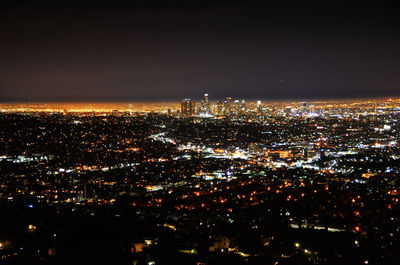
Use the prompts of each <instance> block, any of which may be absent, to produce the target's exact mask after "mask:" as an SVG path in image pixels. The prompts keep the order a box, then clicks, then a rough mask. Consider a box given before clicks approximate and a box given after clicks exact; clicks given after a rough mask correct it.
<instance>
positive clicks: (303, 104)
mask: <svg viewBox="0 0 400 265" xmlns="http://www.w3.org/2000/svg"><path fill="white" fill-rule="evenodd" d="M301 112H302V113H303V115H304V114H306V113H307V102H302V103H301Z"/></svg>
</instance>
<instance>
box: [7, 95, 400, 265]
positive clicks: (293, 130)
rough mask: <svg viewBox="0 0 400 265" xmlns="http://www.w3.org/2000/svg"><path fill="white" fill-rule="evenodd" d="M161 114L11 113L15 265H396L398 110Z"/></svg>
mask: <svg viewBox="0 0 400 265" xmlns="http://www.w3.org/2000/svg"><path fill="white" fill-rule="evenodd" d="M148 105H149V103H141V104H136V105H133V104H121V108H120V109H114V108H115V107H116V105H115V104H97V105H96V104H92V106H88V105H85V104H72V105H70V104H50V105H48V104H39V106H36V105H35V104H25V105H23V104H11V105H10V104H2V105H1V106H0V109H1V114H0V120H1V122H0V128H1V129H0V132H1V135H0V139H1V141H0V142H1V145H0V150H1V154H0V172H1V179H0V200H1V207H2V210H1V211H2V212H3V213H6V215H4V216H7V218H6V219H5V218H1V222H2V230H1V231H2V234H1V238H0V244H1V245H0V251H1V256H0V257H1V259H2V262H3V261H4V262H9V263H10V264H14V263H19V262H21V263H22V262H23V263H25V262H38V263H39V264H64V263H65V264H70V263H74V262H76V260H80V261H82V260H83V261H85V262H88V263H92V262H104V261H107V262H111V263H114V262H116V263H117V264H227V263H226V262H229V264H395V263H396V260H397V259H398V251H396V250H397V249H398V248H399V246H400V240H399V233H400V215H399V209H400V208H399V195H400V190H399V179H398V175H399V171H400V151H399V150H400V149H399V144H400V142H399V141H400V139H399V130H400V127H399V123H398V120H399V119H400V99H396V98H390V99H376V100H373V99H371V100H357V101H350V100H348V101H332V102H329V101H326V102H323V101H321V102H290V103H286V102H278V103H273V102H268V103H267V102H263V101H254V102H247V101H244V100H240V101H239V100H234V99H232V98H230V97H227V98H226V99H225V100H218V101H215V102H214V101H211V100H210V98H209V95H208V94H204V96H203V98H202V99H201V100H199V101H198V102H195V100H191V99H187V98H184V99H182V100H181V102H173V103H159V107H158V108H155V109H157V110H153V111H149V109H148V108H149V107H148ZM154 105H157V104H156V103H151V106H154ZM134 106H136V107H138V106H142V107H141V109H139V108H138V109H134V108H133V107H134ZM13 262H14V263H13Z"/></svg>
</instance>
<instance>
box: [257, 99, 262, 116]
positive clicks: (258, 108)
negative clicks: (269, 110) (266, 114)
mask: <svg viewBox="0 0 400 265" xmlns="http://www.w3.org/2000/svg"><path fill="white" fill-rule="evenodd" d="M257 113H258V114H262V113H263V106H262V103H261V100H259V101H257Z"/></svg>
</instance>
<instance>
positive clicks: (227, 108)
mask: <svg viewBox="0 0 400 265" xmlns="http://www.w3.org/2000/svg"><path fill="white" fill-rule="evenodd" d="M224 113H225V114H231V113H232V98H231V97H227V98H226V100H225V102H224Z"/></svg>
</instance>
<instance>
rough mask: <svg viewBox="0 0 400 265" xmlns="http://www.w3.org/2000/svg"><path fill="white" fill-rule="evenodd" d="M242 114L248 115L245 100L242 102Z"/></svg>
mask: <svg viewBox="0 0 400 265" xmlns="http://www.w3.org/2000/svg"><path fill="white" fill-rule="evenodd" d="M240 113H241V114H244V113H246V102H245V101H244V100H242V106H241V109H240Z"/></svg>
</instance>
